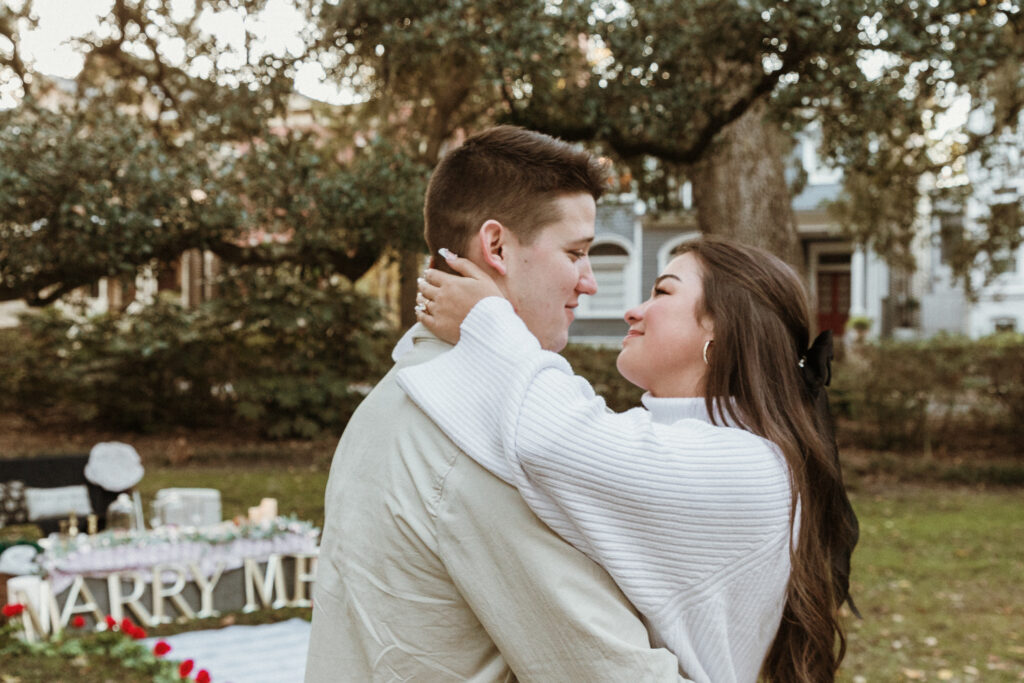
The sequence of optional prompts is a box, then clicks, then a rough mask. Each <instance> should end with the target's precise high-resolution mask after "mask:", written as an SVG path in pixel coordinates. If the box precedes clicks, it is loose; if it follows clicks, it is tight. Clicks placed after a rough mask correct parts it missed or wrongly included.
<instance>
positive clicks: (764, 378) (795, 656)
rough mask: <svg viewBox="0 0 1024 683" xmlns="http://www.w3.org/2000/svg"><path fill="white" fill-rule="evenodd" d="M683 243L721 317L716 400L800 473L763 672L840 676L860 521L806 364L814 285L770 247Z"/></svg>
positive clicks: (780, 676) (710, 393)
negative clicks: (782, 601) (782, 590)
mask: <svg viewBox="0 0 1024 683" xmlns="http://www.w3.org/2000/svg"><path fill="white" fill-rule="evenodd" d="M679 251H680V252H683V253H685V252H689V253H692V254H694V255H695V256H696V257H697V260H698V261H699V262H700V264H701V266H702V269H703V286H704V299H703V303H702V306H701V311H700V313H701V314H702V315H707V316H708V317H710V319H711V320H712V321H713V323H714V342H713V344H712V346H711V349H710V352H709V359H710V367H709V368H708V375H707V383H706V387H705V398H706V401H707V404H708V410H709V411H711V410H712V406H718V407H719V410H721V409H725V410H726V411H728V412H729V413H730V417H731V418H732V419H734V420H736V421H737V422H738V423H740V424H742V425H743V426H745V427H746V428H747V429H749V430H750V431H751V432H753V433H755V434H758V435H759V436H762V437H764V438H766V439H768V440H769V441H771V442H772V443H774V444H776V445H777V446H778V447H779V449H780V450H781V451H782V454H783V455H784V457H785V458H786V462H787V463H788V465H789V469H790V472H791V475H792V481H793V485H794V490H793V508H792V509H793V511H794V512H793V514H794V515H795V514H796V513H795V511H796V510H797V509H799V514H800V519H799V524H798V525H796V526H795V527H794V528H797V529H798V533H797V537H796V538H795V539H794V541H795V543H792V544H791V545H790V553H791V560H792V570H791V574H790V579H789V585H788V588H787V595H786V605H785V608H784V610H783V615H782V623H781V624H780V626H779V630H778V632H777V634H776V636H775V640H774V642H773V643H772V647H771V649H770V650H769V652H768V656H767V657H766V659H765V661H764V663H763V665H762V669H761V675H762V676H763V677H764V679H765V680H768V681H777V682H785V683H790V682H791V681H806V682H808V683H821V682H822V681H832V680H834V678H835V674H836V670H837V669H838V668H839V664H840V662H841V661H842V659H843V656H844V654H845V652H846V637H845V634H844V632H843V627H842V623H841V622H840V620H839V607H840V605H841V604H842V603H843V601H844V600H846V599H847V598H848V588H849V567H850V564H849V560H850V554H851V553H852V551H853V547H854V545H855V544H856V542H857V524H856V517H855V516H854V515H853V512H852V508H850V505H849V500H848V499H847V497H846V490H845V488H844V486H843V479H842V472H841V470H840V469H839V463H838V459H837V456H836V452H835V444H834V440H833V438H832V430H831V422H830V418H829V417H828V416H827V415H821V414H820V412H823V411H817V410H816V409H815V399H816V397H815V396H814V395H813V393H812V390H811V389H810V388H809V387H808V385H807V382H805V381H804V378H803V373H802V370H801V366H800V360H801V358H802V357H803V356H804V354H805V353H806V352H807V348H808V344H809V343H810V314H809V307H808V303H807V294H806V292H805V290H804V287H803V284H802V283H801V280H800V278H799V276H798V275H797V274H796V273H795V272H794V271H793V269H792V268H790V267H789V266H788V265H786V264H785V263H784V262H783V261H781V260H780V259H778V258H777V257H775V256H773V255H771V254H769V253H768V252H766V251H762V250H760V249H756V248H753V247H749V246H745V245H741V244H737V243H735V242H730V241H726V240H722V239H716V238H711V237H704V238H701V239H698V240H694V241H693V242H689V243H686V244H684V245H683V246H682V247H681V248H680V250H679ZM727 399H731V400H727ZM718 417H724V416H721V415H720V416H718ZM798 500H799V506H797V504H796V503H797V501H798ZM794 521H795V519H794Z"/></svg>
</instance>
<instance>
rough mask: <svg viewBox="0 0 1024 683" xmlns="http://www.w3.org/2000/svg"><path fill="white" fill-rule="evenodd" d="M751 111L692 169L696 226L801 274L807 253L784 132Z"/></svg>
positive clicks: (760, 113)
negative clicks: (796, 213)
mask: <svg viewBox="0 0 1024 683" xmlns="http://www.w3.org/2000/svg"><path fill="white" fill-rule="evenodd" d="M764 111H765V105H764V103H760V104H757V105H755V106H753V107H751V109H750V110H748V111H747V112H746V113H745V114H744V115H743V116H741V117H740V118H738V119H737V120H736V121H734V122H733V123H731V124H729V126H727V127H726V128H725V129H724V130H723V131H722V132H721V133H720V134H719V136H718V139H717V140H716V141H715V144H714V145H713V147H712V149H711V152H710V153H709V154H708V155H707V156H705V157H704V158H703V159H702V160H701V161H699V162H697V163H696V164H694V166H693V168H692V169H691V175H690V181H691V183H692V184H693V203H694V208H696V210H697V224H698V225H699V226H700V230H701V232H702V233H704V234H710V235H721V236H723V237H729V238H732V239H736V240H738V241H740V242H743V243H745V244H751V245H754V246H757V247H761V248H763V249H767V250H768V251H770V252H772V253H773V254H776V255H777V256H779V257H780V258H782V259H783V260H785V261H786V262H787V263H789V264H790V265H792V266H793V267H794V268H796V269H797V271H799V272H801V273H802V272H803V269H804V263H803V250H802V249H801V247H800V238H799V236H798V235H797V231H796V219H795V217H794V214H793V207H792V204H791V200H790V196H789V187H788V186H787V184H786V178H785V169H784V166H783V162H782V146H781V144H780V143H781V132H779V131H777V130H775V128H774V127H773V126H772V124H770V123H767V122H766V121H765V120H764Z"/></svg>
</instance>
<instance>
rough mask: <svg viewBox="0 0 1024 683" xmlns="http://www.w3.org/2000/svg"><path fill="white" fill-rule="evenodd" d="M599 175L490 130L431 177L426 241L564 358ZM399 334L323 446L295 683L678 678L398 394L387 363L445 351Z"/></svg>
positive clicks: (668, 657)
mask: <svg viewBox="0 0 1024 683" xmlns="http://www.w3.org/2000/svg"><path fill="white" fill-rule="evenodd" d="M604 174H605V171H604V169H603V167H602V166H601V165H600V164H599V163H597V161H596V160H595V159H593V158H592V157H591V156H590V155H588V154H586V153H585V152H582V151H580V150H576V149H574V148H572V147H570V146H569V145H566V144H564V143H562V142H559V141H557V140H555V139H553V138H550V137H548V136H545V135H541V134H539V133H534V132H530V131H525V130H522V129H519V128H514V127H510V126H501V127H497V128H492V129H490V130H488V131H485V132H483V133H481V134H479V135H476V136H474V137H471V138H469V139H468V140H466V142H465V143H464V144H463V145H462V146H461V147H459V148H458V149H456V150H454V151H452V152H451V153H450V154H449V155H448V156H447V157H445V158H444V159H443V160H442V161H441V163H440V164H439V165H438V167H437V169H436V170H435V171H434V174H433V176H432V178H431V181H430V185H429V187H428V189H427V198H426V203H425V209H424V213H425V218H426V240H427V245H428V246H429V247H430V249H431V251H432V253H436V251H437V249H439V248H441V247H445V248H448V249H450V250H452V251H454V252H456V253H458V254H460V255H465V256H467V257H469V258H471V259H473V260H474V261H475V262H476V263H477V264H478V265H480V266H481V267H484V268H485V269H489V271H490V272H491V273H492V274H493V275H494V277H495V280H496V281H497V282H498V283H499V286H500V287H501V288H502V290H503V291H504V293H505V295H506V296H507V297H508V299H509V300H510V301H512V303H513V305H515V306H516V309H517V311H518V312H519V315H520V316H522V318H523V320H524V321H525V322H526V324H527V326H528V327H529V328H530V330H531V331H532V332H533V333H534V334H535V335H536V336H537V337H538V339H540V340H541V343H542V344H543V345H544V347H545V348H548V349H550V350H555V351H558V350H561V349H562V348H563V347H564V346H565V343H566V341H567V338H568V330H569V325H570V323H571V322H572V319H573V309H575V307H576V306H577V305H578V303H579V297H580V295H582V294H593V293H594V292H595V291H596V289H597V288H596V285H595V283H594V276H593V273H592V271H591V269H590V264H589V262H588V260H587V250H588V248H589V246H590V243H591V242H592V241H593V238H594V215H595V200H596V199H597V198H598V197H599V196H600V194H601V191H602V189H603V185H604V177H605V175H604ZM435 262H436V263H438V267H446V266H445V265H444V264H443V263H442V260H441V259H437V260H436V261H435ZM410 340H411V342H412V344H411V346H412V348H411V350H409V351H408V352H406V353H404V355H401V356H400V357H399V358H398V359H397V361H398V362H397V363H396V365H395V367H394V368H393V369H392V370H391V372H390V373H389V374H388V375H387V376H386V377H385V378H384V379H383V380H381V382H380V383H379V384H378V385H377V386H376V387H375V388H374V390H373V391H372V392H371V393H370V394H369V396H367V398H366V400H365V401H364V402H363V403H362V404H361V405H360V407H359V409H358V410H357V411H356V413H355V414H354V415H353V417H352V420H351V421H350V422H349V424H348V427H347V428H346V429H345V433H344V434H343V435H342V438H341V441H340V443H339V444H338V449H337V451H336V453H335V455H334V462H333V464H332V466H331V475H330V479H329V481H328V484H327V494H326V522H325V525H324V534H323V540H322V543H321V548H320V560H319V565H318V570H317V579H316V587H315V590H314V605H313V628H312V635H311V639H310V649H309V658H308V662H307V668H306V681H307V682H309V683H312V682H320V681H371V680H373V681H378V680H379V681H391V680H396V681H397V680H401V681H404V680H426V681H461V680H469V681H488V682H489V681H511V680H516V679H518V680H521V681H526V680H544V681H631V680H632V681H641V680H642V681H659V680H671V681H677V680H679V676H678V673H677V670H678V662H677V661H676V659H675V657H674V656H673V655H672V654H671V653H669V652H668V651H667V650H663V649H653V648H652V647H651V645H650V643H649V641H648V636H647V632H646V630H645V629H644V627H643V625H642V623H641V622H640V620H639V618H638V617H637V615H636V613H635V612H634V611H633V609H632V607H631V606H630V605H629V603H628V602H627V601H626V599H625V598H624V597H623V596H622V594H621V592H620V591H619V590H618V588H617V587H616V586H615V585H614V583H613V582H612V581H611V579H610V578H609V577H608V575H607V574H606V573H605V572H604V571H603V570H602V569H601V568H600V567H598V566H597V565H596V564H594V563H593V562H591V561H590V560H589V559H588V558H586V557H585V556H584V555H582V554H581V553H579V552H578V551H576V550H575V549H574V548H572V547H571V546H569V545H568V544H567V543H565V542H564V541H562V540H561V539H560V538H559V537H558V536H556V535H555V534H554V533H553V532H552V531H550V530H549V529H548V528H547V527H545V526H544V525H543V524H542V523H541V522H540V521H539V520H538V519H537V518H536V517H535V516H534V515H533V513H532V512H531V511H530V510H529V508H527V507H526V505H525V503H524V502H523V501H522V499H521V498H520V496H519V494H518V493H517V492H516V491H515V489H513V488H512V487H510V486H507V485H506V484H504V483H503V482H502V481H500V480H499V479H497V478H496V477H494V476H492V475H491V474H489V473H488V472H487V471H486V470H484V469H483V468H481V467H480V466H479V465H477V464H476V463H475V462H474V461H473V460H472V459H470V458H469V457H468V456H466V455H465V454H464V453H462V452H461V451H459V449H458V448H457V447H456V446H455V445H454V444H453V443H452V442H451V441H450V440H449V439H448V438H447V437H446V436H445V435H444V434H443V433H442V432H441V431H440V429H438V428H437V426H436V425H434V424H433V423H432V422H431V421H430V420H429V419H428V418H427V417H426V416H425V415H424V414H423V413H422V412H420V410H419V409H418V408H417V407H416V406H415V405H414V404H413V403H412V402H411V401H410V400H409V399H408V398H407V397H406V396H405V394H404V392H403V391H402V390H401V389H400V388H399V387H398V385H397V383H396V381H395V374H396V372H397V371H398V370H399V369H401V368H402V367H408V366H410V365H413V364H417V363H422V362H425V361H427V360H429V359H431V358H433V357H434V356H436V355H437V354H440V353H444V352H445V351H446V350H448V349H449V348H451V347H450V346H448V345H447V344H445V343H444V342H442V341H440V340H439V339H437V338H436V337H435V336H433V335H432V334H431V333H430V332H428V331H427V330H426V329H425V328H423V327H422V326H420V325H417V326H414V327H413V328H412V329H411V330H410V331H409V332H408V333H407V334H406V337H405V339H404V341H406V342H408V341H410ZM399 346H400V347H401V346H403V344H402V343H400V345H399Z"/></svg>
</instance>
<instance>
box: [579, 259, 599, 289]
mask: <svg viewBox="0 0 1024 683" xmlns="http://www.w3.org/2000/svg"><path fill="white" fill-rule="evenodd" d="M581 262H582V263H583V266H582V268H581V270H580V279H579V282H577V283H576V291H577V292H579V293H580V294H590V295H591V296H593V295H594V294H597V280H596V279H595V278H594V271H593V269H592V268H591V267H590V259H588V258H584V259H581Z"/></svg>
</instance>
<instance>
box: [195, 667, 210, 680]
mask: <svg viewBox="0 0 1024 683" xmlns="http://www.w3.org/2000/svg"><path fill="white" fill-rule="evenodd" d="M196 683H210V672H209V671H207V670H206V669H200V670H199V673H197V674H196Z"/></svg>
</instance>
